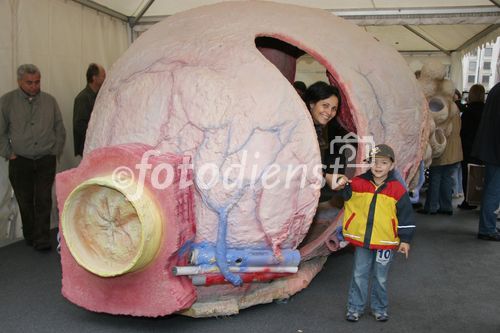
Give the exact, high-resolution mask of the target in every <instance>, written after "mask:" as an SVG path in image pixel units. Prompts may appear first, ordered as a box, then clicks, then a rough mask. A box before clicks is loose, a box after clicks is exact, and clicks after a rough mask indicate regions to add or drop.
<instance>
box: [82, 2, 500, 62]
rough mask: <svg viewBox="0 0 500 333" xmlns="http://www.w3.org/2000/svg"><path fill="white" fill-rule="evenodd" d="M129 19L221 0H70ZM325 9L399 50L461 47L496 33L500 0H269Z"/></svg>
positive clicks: (134, 22)
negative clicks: (361, 27)
mask: <svg viewBox="0 0 500 333" xmlns="http://www.w3.org/2000/svg"><path fill="white" fill-rule="evenodd" d="M74 1H76V2H78V3H81V4H83V5H86V6H89V7H92V8H94V9H97V10H100V11H103V12H107V13H108V14H110V15H113V16H115V17H118V18H120V19H122V20H124V21H128V22H129V23H130V26H131V27H134V30H135V31H142V30H145V29H147V27H148V26H150V25H151V24H152V23H155V22H157V21H159V20H160V19H162V18H163V17H165V16H169V15H173V14H175V13H177V12H180V11H184V10H188V9H191V8H194V7H199V6H202V5H208V4H213V3H216V2H220V1H221V0H183V1H171V0H156V1H155V0H94V1H90V0H74ZM274 1H275V2H281V3H289V4H295V5H302V6H308V7H316V8H321V9H325V10H327V11H330V12H332V13H334V14H336V15H339V16H341V17H344V18H346V19H348V20H350V21H353V22H354V23H356V24H358V25H360V26H363V27H364V28H365V29H366V30H367V31H368V32H369V33H371V34H372V35H373V36H374V37H375V38H377V39H378V40H380V41H382V42H385V43H387V44H389V45H392V46H393V47H395V48H396V49H397V50H398V51H401V52H443V53H446V54H450V53H451V52H456V51H459V52H461V53H465V52H467V51H469V50H471V49H473V48H475V47H477V46H478V45H481V44H483V43H486V42H490V41H493V40H495V39H496V37H497V36H500V0H420V1H396V0H274Z"/></svg>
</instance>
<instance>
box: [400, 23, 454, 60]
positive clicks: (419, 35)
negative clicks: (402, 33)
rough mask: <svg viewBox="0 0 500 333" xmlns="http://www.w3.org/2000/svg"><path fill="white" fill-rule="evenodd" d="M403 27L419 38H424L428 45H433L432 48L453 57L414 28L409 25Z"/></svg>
mask: <svg viewBox="0 0 500 333" xmlns="http://www.w3.org/2000/svg"><path fill="white" fill-rule="evenodd" d="M403 27H405V28H406V29H408V30H410V31H411V32H412V33H414V34H415V35H417V36H418V37H420V38H422V39H423V40H425V41H426V42H427V43H429V44H431V45H432V46H434V47H435V48H437V49H439V50H440V51H441V52H443V53H444V54H446V55H451V52H450V51H447V50H445V49H444V48H442V47H441V46H440V45H438V44H437V43H434V42H433V41H431V40H430V39H429V38H427V37H425V36H424V35H422V34H421V33H420V32H418V31H416V30H415V29H413V28H412V27H410V26H408V25H403Z"/></svg>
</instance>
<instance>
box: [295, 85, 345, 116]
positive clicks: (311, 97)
mask: <svg viewBox="0 0 500 333" xmlns="http://www.w3.org/2000/svg"><path fill="white" fill-rule="evenodd" d="M331 96H335V97H337V99H338V100H339V105H338V109H339V110H340V105H341V98H340V91H339V89H338V88H337V87H334V86H332V85H330V84H328V83H326V82H323V81H318V82H316V83H313V84H311V85H310V86H309V88H307V90H306V93H305V94H304V101H305V102H306V105H307V107H309V105H310V104H311V103H316V102H318V101H321V100H323V99H327V98H329V97H331Z"/></svg>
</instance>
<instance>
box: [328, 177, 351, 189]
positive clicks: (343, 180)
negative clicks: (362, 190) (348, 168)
mask: <svg viewBox="0 0 500 333" xmlns="http://www.w3.org/2000/svg"><path fill="white" fill-rule="evenodd" d="M328 176H330V177H331V179H330V182H328ZM326 181H327V183H328V185H330V187H331V189H332V190H334V191H337V190H341V189H343V188H344V187H345V186H346V185H347V184H349V183H350V182H351V180H350V179H349V178H347V177H346V176H344V175H341V174H336V173H334V174H327V175H326Z"/></svg>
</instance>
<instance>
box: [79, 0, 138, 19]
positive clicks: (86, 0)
mask: <svg viewBox="0 0 500 333" xmlns="http://www.w3.org/2000/svg"><path fill="white" fill-rule="evenodd" d="M73 1H74V2H76V3H78V4H80V5H82V6H85V7H87V8H91V9H94V10H97V11H98V12H101V13H104V14H107V15H109V16H111V17H114V18H116V19H119V20H121V21H124V22H128V21H129V19H128V17H127V16H125V15H123V14H122V13H119V12H117V11H115V10H113V9H110V8H108V7H105V6H103V5H100V4H98V3H96V2H94V1H92V0H73Z"/></svg>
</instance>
